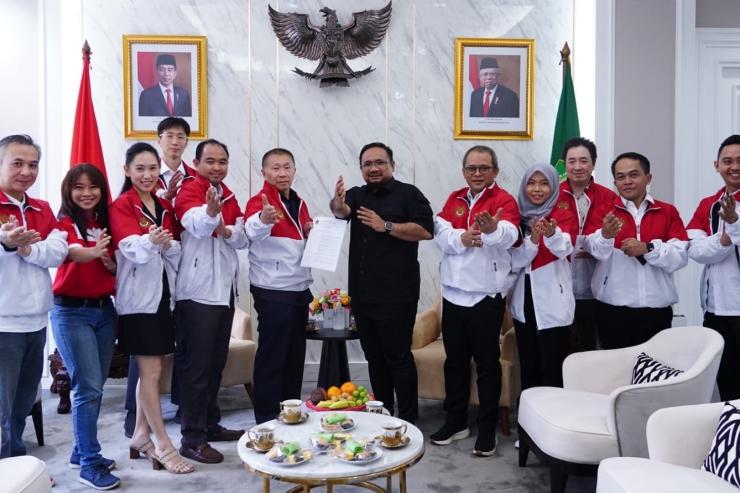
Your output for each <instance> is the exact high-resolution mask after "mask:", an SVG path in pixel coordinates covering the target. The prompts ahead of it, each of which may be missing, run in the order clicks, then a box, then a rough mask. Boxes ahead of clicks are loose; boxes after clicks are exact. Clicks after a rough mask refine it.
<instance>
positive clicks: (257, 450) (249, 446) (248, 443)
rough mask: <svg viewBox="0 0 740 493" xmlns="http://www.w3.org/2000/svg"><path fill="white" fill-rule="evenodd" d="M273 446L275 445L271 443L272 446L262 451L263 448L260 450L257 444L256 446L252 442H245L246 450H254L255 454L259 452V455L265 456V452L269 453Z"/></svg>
mask: <svg viewBox="0 0 740 493" xmlns="http://www.w3.org/2000/svg"><path fill="white" fill-rule="evenodd" d="M274 445H275V444H274V443H273V444H272V445H270V446H269V447H267V448H265V449H263V448H260V447H258V446H257V444H256V443H254V440H249V441H248V442H247V448H248V449H252V450H254V451H255V452H259V453H260V454H266V453H267V452H269V451H270V449H272V447H273V446H274Z"/></svg>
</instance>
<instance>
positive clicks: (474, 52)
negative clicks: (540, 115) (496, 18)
mask: <svg viewBox="0 0 740 493" xmlns="http://www.w3.org/2000/svg"><path fill="white" fill-rule="evenodd" d="M533 117H534V39H480V38H456V39H455V138H456V139H508V140H532V139H533V138H534V133H533V129H534V124H533V123H534V122H533Z"/></svg>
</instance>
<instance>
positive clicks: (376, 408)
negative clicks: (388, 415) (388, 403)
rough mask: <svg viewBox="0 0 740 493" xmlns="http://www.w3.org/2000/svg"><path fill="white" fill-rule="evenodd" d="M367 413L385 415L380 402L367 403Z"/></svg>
mask: <svg viewBox="0 0 740 493" xmlns="http://www.w3.org/2000/svg"><path fill="white" fill-rule="evenodd" d="M365 411H366V412H368V413H375V414H383V403H382V402H380V401H367V402H366V403H365Z"/></svg>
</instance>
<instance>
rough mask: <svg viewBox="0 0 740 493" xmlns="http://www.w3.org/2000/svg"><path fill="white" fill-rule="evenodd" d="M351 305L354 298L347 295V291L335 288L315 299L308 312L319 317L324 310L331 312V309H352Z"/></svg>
mask: <svg viewBox="0 0 740 493" xmlns="http://www.w3.org/2000/svg"><path fill="white" fill-rule="evenodd" d="M351 303H352V298H350V297H349V295H347V291H342V290H340V289H339V288H335V289H332V290H329V291H324V292H323V293H321V294H319V295H318V296H317V297H315V298H314V299H313V301H312V302H311V304H310V305H309V306H308V311H309V313H311V314H312V315H318V314H319V313H322V312H323V311H324V310H329V309H331V308H350V304H351Z"/></svg>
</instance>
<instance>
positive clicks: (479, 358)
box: [442, 295, 506, 434]
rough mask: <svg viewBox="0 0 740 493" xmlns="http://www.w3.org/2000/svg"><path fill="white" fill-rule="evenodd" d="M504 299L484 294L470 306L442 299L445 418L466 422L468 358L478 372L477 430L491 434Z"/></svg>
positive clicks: (497, 394) (460, 423)
mask: <svg viewBox="0 0 740 493" xmlns="http://www.w3.org/2000/svg"><path fill="white" fill-rule="evenodd" d="M505 309H506V303H505V301H504V299H503V298H501V295H496V297H495V298H491V297H490V296H486V297H485V298H484V299H483V300H481V301H480V302H478V303H477V304H475V305H474V306H471V307H466V306H460V305H456V304H454V303H451V302H449V301H447V300H443V303H442V314H443V315H442V342H444V347H445V354H446V355H447V357H446V358H445V366H444V371H445V373H444V374H445V395H446V396H445V402H444V410H445V411H446V412H447V421H448V422H449V423H450V424H453V425H455V426H456V427H460V428H461V427H463V426H467V422H468V400H469V399H470V359H471V358H473V360H474V361H475V365H476V370H477V373H478V381H477V383H478V400H479V403H480V405H479V407H478V419H477V421H478V430H479V433H489V434H495V432H496V424H497V422H498V402H499V398H500V397H501V362H500V361H499V358H500V357H501V352H500V349H499V345H498V339H499V333H500V332H501V330H500V329H501V324H502V323H503V320H504V311H505Z"/></svg>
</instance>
